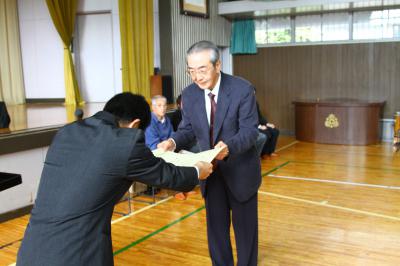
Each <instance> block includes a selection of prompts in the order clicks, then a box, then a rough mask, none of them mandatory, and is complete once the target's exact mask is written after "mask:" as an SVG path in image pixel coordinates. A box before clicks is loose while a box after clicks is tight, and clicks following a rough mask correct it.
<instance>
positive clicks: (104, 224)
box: [17, 93, 212, 266]
mask: <svg viewBox="0 0 400 266" xmlns="http://www.w3.org/2000/svg"><path fill="white" fill-rule="evenodd" d="M149 122H150V108H149V105H148V104H147V102H146V100H145V99H144V97H143V96H141V95H134V94H132V93H121V94H117V95H115V96H114V97H113V98H112V99H110V100H109V101H108V102H107V103H106V105H105V107H104V111H101V112H98V113H97V114H95V115H94V116H92V117H89V118H87V119H83V120H80V121H77V122H74V123H71V124H68V125H66V126H64V127H63V128H61V129H60V130H59V131H58V133H57V134H56V136H55V137H54V139H53V142H52V144H51V145H50V148H49V149H48V151H47V155H46V160H45V162H44V168H43V172H42V176H41V179H40V184H39V190H38V193H37V198H36V201H35V205H34V207H33V210H32V213H31V217H30V221H29V224H28V226H27V228H26V231H25V236H24V239H23V241H22V244H21V247H20V249H19V251H18V257H17V265H18V266H22V265H29V266H42V265H74V266H80V265H81V266H84V265H98V266H102V265H107V266H110V265H113V264H114V262H113V250H112V241H111V217H112V213H113V210H114V206H115V204H116V203H117V202H118V201H119V200H120V199H121V197H122V196H123V195H124V194H125V193H126V191H127V190H128V189H129V187H130V186H131V184H132V182H133V181H139V182H142V183H145V184H148V185H152V186H159V187H164V188H169V189H174V190H179V191H190V190H191V189H193V188H194V187H195V186H196V185H197V184H198V179H201V180H203V179H206V178H207V176H208V175H209V174H210V173H211V172H212V165H211V164H210V163H204V162H198V163H196V167H176V166H174V165H172V164H169V163H166V162H165V161H164V160H162V159H160V158H156V157H154V156H153V154H152V152H151V151H150V150H149V148H147V147H146V145H145V140H144V134H143V131H142V130H143V129H145V128H146V127H147V125H148V124H149Z"/></svg>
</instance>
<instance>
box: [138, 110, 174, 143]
mask: <svg viewBox="0 0 400 266" xmlns="http://www.w3.org/2000/svg"><path fill="white" fill-rule="evenodd" d="M172 132H173V129H172V124H171V121H170V120H169V118H168V117H167V116H165V117H164V121H163V123H162V122H161V121H160V120H158V118H157V116H156V115H155V114H154V113H151V122H150V125H149V126H148V127H147V128H146V131H145V136H146V145H147V147H149V148H150V150H155V149H157V144H158V143H160V142H162V141H164V140H166V139H168V138H169V137H170V136H171V135H172Z"/></svg>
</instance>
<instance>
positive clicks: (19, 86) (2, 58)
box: [0, 0, 25, 104]
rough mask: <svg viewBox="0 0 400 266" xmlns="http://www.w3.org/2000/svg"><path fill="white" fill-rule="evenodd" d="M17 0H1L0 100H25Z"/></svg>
mask: <svg viewBox="0 0 400 266" xmlns="http://www.w3.org/2000/svg"><path fill="white" fill-rule="evenodd" d="M20 47H21V45H20V40H19V25H18V12H17V0H0V101H4V102H6V103H7V104H21V103H24V102H25V91H24V82H23V74H22V60H21V48H20Z"/></svg>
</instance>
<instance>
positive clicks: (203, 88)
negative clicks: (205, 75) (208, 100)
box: [197, 83, 209, 90]
mask: <svg viewBox="0 0 400 266" xmlns="http://www.w3.org/2000/svg"><path fill="white" fill-rule="evenodd" d="M197 86H199V88H200V89H202V90H206V89H208V88H209V86H207V84H198V83H197Z"/></svg>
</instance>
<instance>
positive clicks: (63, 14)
mask: <svg viewBox="0 0 400 266" xmlns="http://www.w3.org/2000/svg"><path fill="white" fill-rule="evenodd" d="M46 3H47V8H48V9H49V13H50V16H51V19H52V20H53V23H54V26H55V27H56V29H57V32H58V34H59V35H60V37H61V40H62V42H63V44H64V81H65V104H73V105H76V104H83V101H82V98H81V95H80V92H79V87H78V82H77V80H76V75H75V69H74V62H73V61H72V55H71V51H70V45H71V42H72V35H73V33H74V25H75V13H76V8H77V4H78V1H77V0H46Z"/></svg>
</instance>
